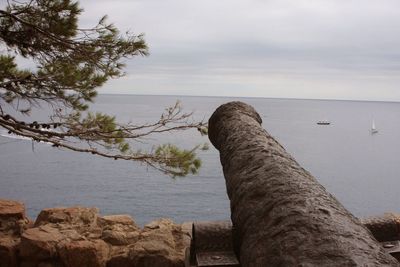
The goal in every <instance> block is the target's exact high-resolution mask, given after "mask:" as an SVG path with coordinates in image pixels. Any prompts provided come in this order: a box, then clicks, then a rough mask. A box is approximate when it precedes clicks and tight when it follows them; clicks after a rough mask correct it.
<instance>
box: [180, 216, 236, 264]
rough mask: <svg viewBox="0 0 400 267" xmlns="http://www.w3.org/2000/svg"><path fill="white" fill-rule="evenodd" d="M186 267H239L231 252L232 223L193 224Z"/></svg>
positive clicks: (232, 251)
mask: <svg viewBox="0 0 400 267" xmlns="http://www.w3.org/2000/svg"><path fill="white" fill-rule="evenodd" d="M186 253H190V255H189V257H188V255H187V260H186V266H198V267H218V266H221V267H222V266H223V267H239V266H240V264H239V261H238V259H237V257H236V255H235V253H234V250H233V240H232V223H231V222H230V221H213V222H207V221H205V222H195V223H193V227H192V242H191V247H190V251H189V250H188V251H186Z"/></svg>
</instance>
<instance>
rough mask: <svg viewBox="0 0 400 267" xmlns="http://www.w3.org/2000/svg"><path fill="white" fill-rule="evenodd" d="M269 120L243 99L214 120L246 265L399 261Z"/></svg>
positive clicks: (237, 243) (221, 110)
mask: <svg viewBox="0 0 400 267" xmlns="http://www.w3.org/2000/svg"><path fill="white" fill-rule="evenodd" d="M261 123H262V120H261V117H260V115H259V114H258V113H257V112H256V111H255V109H254V108H253V107H251V106H249V105H247V104H245V103H242V102H230V103H227V104H224V105H222V106H220V107H219V108H218V109H217V110H216V111H215V112H214V113H213V115H212V116H211V118H210V119H209V138H210V141H211V142H212V144H213V145H214V146H215V147H216V148H217V149H218V150H219V152H220V160H221V164H222V167H223V172H224V176H225V180H226V186H227V193H228V196H229V199H230V204H231V219H232V224H233V226H234V227H233V229H234V233H233V239H234V247H235V251H236V253H237V255H238V257H239V259H240V264H241V266H243V267H247V266H257V267H258V266H273V267H277V266H399V263H398V262H397V261H396V260H395V259H394V258H393V257H391V256H390V255H389V254H388V253H386V252H385V251H384V249H383V248H382V247H381V245H380V244H379V243H378V242H377V241H376V240H375V239H374V237H373V236H372V235H371V233H370V232H369V230H368V229H366V228H365V227H364V226H363V225H362V224H361V222H360V221H359V220H358V219H357V218H356V217H354V216H353V215H352V214H351V213H350V212H349V211H347V210H346V209H345V208H344V207H343V205H342V204H341V203H339V201H338V200H336V198H335V197H333V196H332V195H331V194H330V193H329V192H327V191H326V189H325V188H324V187H323V186H322V185H321V184H319V183H318V181H317V180H316V179H315V178H314V177H313V176H312V175H311V174H310V173H309V172H307V171H306V170H304V169H303V168H302V167H301V166H300V165H299V164H298V163H297V162H296V160H295V159H294V158H293V157H292V156H291V155H289V154H288V153H287V152H286V151H285V149H284V148H283V147H282V146H281V145H280V144H279V143H278V142H277V141H276V140H275V139H274V138H273V137H272V136H271V135H270V134H268V133H267V132H266V131H265V130H264V129H263V128H262V127H261ZM293 134H296V133H293Z"/></svg>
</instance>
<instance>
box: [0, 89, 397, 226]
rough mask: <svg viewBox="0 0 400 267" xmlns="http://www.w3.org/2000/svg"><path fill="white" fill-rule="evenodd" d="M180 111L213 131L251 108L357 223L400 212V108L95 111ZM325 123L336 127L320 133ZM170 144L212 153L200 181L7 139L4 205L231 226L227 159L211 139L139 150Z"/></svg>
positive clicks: (137, 103)
mask: <svg viewBox="0 0 400 267" xmlns="http://www.w3.org/2000/svg"><path fill="white" fill-rule="evenodd" d="M176 101H180V103H181V105H182V106H183V109H184V111H186V112H193V120H204V121H207V120H208V118H209V117H210V116H211V114H212V113H213V111H214V110H215V109H216V108H217V107H218V106H220V105H221V104H224V103H227V102H229V101H242V102H245V103H248V104H250V105H252V106H253V107H254V108H255V109H256V110H257V111H258V113H259V114H260V115H261V117H262V120H263V124H262V126H263V127H264V128H265V129H266V130H267V131H268V132H269V133H270V134H271V135H272V136H274V137H275V139H277V140H278V141H279V142H280V143H281V144H282V145H283V146H284V147H285V149H286V150H287V151H288V152H289V153H290V154H292V155H293V156H294V157H295V159H296V160H297V161H298V162H299V163H300V165H302V166H303V167H304V168H305V169H306V170H308V171H309V172H310V173H311V174H313V175H314V176H315V177H316V178H317V180H318V181H319V182H320V183H321V184H322V185H323V186H324V187H325V188H326V189H327V190H328V191H329V192H330V193H332V194H333V195H334V196H335V197H336V198H337V199H338V200H339V201H340V202H341V203H342V204H343V205H344V206H345V207H346V208H347V209H348V210H349V211H350V212H352V213H353V214H354V215H356V216H358V217H369V216H375V215H382V214H383V213H385V212H400V103H396V102H365V101H334V100H299V99H268V98H233V97H197V96H196V97H191V96H145V95H99V96H98V97H97V98H96V100H95V103H94V104H92V105H91V109H92V110H93V111H102V112H107V113H108V114H112V115H115V116H116V118H117V119H118V120H119V121H122V122H132V123H135V124H140V123H148V122H153V121H156V120H158V119H159V118H160V115H161V113H162V112H163V111H164V109H165V108H166V107H168V106H172V105H174V104H175V102H176ZM44 109H46V108H45V107H44ZM37 114H39V117H40V116H41V111H38V113H37ZM43 114H45V112H43ZM43 114H42V116H44V115H43ZM321 120H329V121H330V122H331V124H330V125H318V124H317V122H318V121H321ZM373 121H374V122H375V125H376V128H377V130H378V133H375V134H371V127H372V122H373ZM160 143H173V144H177V145H179V146H180V147H183V148H192V147H194V146H196V145H200V144H201V145H202V144H204V143H207V144H208V145H209V149H208V150H205V151H203V150H200V151H198V156H199V157H200V158H201V160H202V167H201V169H200V172H199V173H198V174H196V175H189V176H187V177H182V178H171V177H169V176H166V175H165V174H163V173H160V172H159V171H157V170H155V169H152V168H149V167H148V166H146V165H144V164H142V163H140V162H131V161H123V160H117V161H115V160H110V159H106V158H102V157H100V156H94V155H90V154H85V153H78V152H72V151H67V150H63V149H58V148H53V147H51V146H50V145H48V144H43V143H34V145H32V142H31V141H30V140H26V139H20V138H18V137H16V136H10V135H8V134H7V131H5V130H4V129H0V198H3V199H13V200H18V201H22V202H24V203H25V206H26V210H27V214H28V216H29V217H31V218H32V219H34V218H36V216H37V215H38V213H39V212H40V211H41V210H42V209H44V208H50V207H59V206H62V207H66V206H75V205H81V206H86V207H98V208H99V210H100V213H101V214H102V215H109V214H129V215H131V216H132V217H133V218H134V219H135V221H136V222H137V223H138V224H139V225H144V224H146V223H148V222H150V221H152V220H156V219H158V218H163V217H168V218H171V219H173V220H174V221H175V222H176V223H182V222H185V221H207V220H229V219H230V206H229V199H228V197H227V194H226V187H225V180H224V176H223V172H222V167H221V164H220V161H219V153H218V151H217V150H216V149H215V148H214V147H213V146H212V145H211V143H210V141H209V140H208V138H207V136H201V135H200V134H198V132H197V131H196V130H191V131H186V132H174V133H167V134H163V135H157V136H155V137H152V138H147V139H144V140H140V141H139V142H135V143H134V146H135V147H137V148H139V149H140V148H151V146H153V145H154V144H160Z"/></svg>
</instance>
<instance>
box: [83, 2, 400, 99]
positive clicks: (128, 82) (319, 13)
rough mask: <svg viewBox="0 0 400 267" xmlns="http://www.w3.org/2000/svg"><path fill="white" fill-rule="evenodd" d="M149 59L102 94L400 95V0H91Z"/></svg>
mask: <svg viewBox="0 0 400 267" xmlns="http://www.w3.org/2000/svg"><path fill="white" fill-rule="evenodd" d="M80 6H81V7H82V8H83V9H84V12H83V14H82V17H81V20H80V23H81V25H82V26H85V27H86V26H93V25H95V23H96V22H97V21H98V19H100V18H101V17H102V16H103V15H105V14H107V15H108V17H109V19H108V21H109V22H114V23H115V25H116V26H117V27H118V28H119V29H120V30H121V32H125V31H126V30H129V31H131V32H133V33H137V34H139V33H144V34H145V40H146V42H147V43H148V46H149V48H150V56H149V57H135V58H132V59H129V60H127V61H126V63H127V68H126V76H125V77H123V78H120V79H116V80H112V81H109V82H108V83H107V84H106V85H105V86H103V88H101V89H100V90H99V92H100V93H123V94H161V95H206V96H243V97H277V98H317V99H351V100H382V101H400V1H398V0H368V1H365V0H201V1H199V0H113V1H110V0H82V1H80Z"/></svg>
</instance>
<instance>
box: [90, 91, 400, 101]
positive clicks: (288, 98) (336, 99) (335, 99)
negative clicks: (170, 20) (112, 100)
mask: <svg viewBox="0 0 400 267" xmlns="http://www.w3.org/2000/svg"><path fill="white" fill-rule="evenodd" d="M98 95H132V96H170V97H209V98H251V99H254V98H261V99H276V100H315V101H348V102H386V103H399V102H400V100H371V99H339V98H301V97H267V96H226V95H217V96H210V95H179V94H135V93H98Z"/></svg>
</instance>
